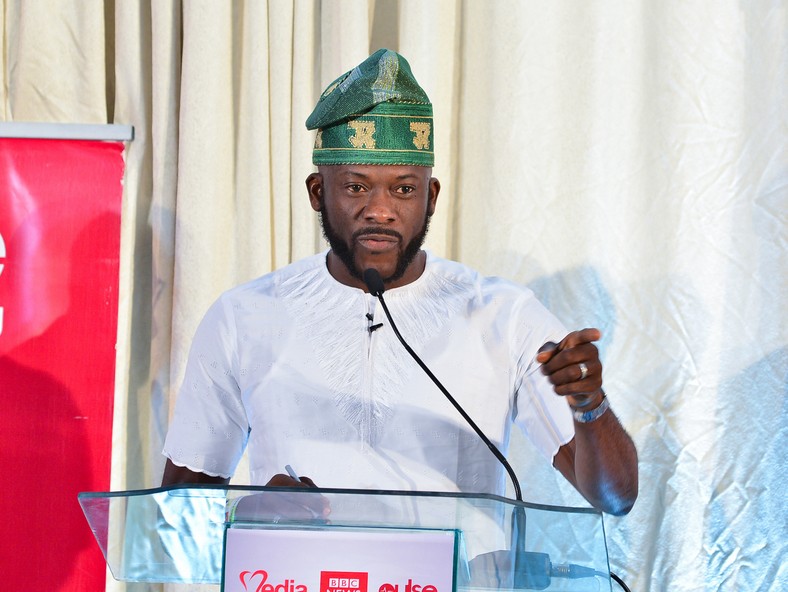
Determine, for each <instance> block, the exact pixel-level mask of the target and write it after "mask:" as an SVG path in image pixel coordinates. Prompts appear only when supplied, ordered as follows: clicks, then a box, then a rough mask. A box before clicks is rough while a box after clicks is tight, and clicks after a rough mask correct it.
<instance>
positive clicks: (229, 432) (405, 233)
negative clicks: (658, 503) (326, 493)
mask: <svg viewBox="0 0 788 592" xmlns="http://www.w3.org/2000/svg"><path fill="white" fill-rule="evenodd" d="M307 127H308V129H317V130H318V131H317V137H316V141H315V149H314V152H313V162H314V163H315V164H316V165H317V166H318V172H316V173H312V174H311V175H309V176H308V177H307V179H306V186H307V191H308V194H309V200H310V203H311V205H312V208H313V209H314V210H315V211H317V212H319V215H320V220H321V223H322V226H323V231H324V234H325V237H326V239H327V240H328V242H329V245H330V250H329V251H328V252H327V253H324V254H321V255H316V256H313V257H310V258H307V259H305V260H302V261H299V262H296V263H294V264H292V265H289V266H287V267H285V268H284V269H281V270H278V271H276V272H273V273H271V274H268V275H266V276H263V277H261V278H259V279H257V280H255V281H252V282H250V283H248V284H245V285H243V286H240V287H238V288H235V289H234V290H230V291H229V292H227V293H226V294H224V295H223V296H222V297H221V298H220V299H219V300H218V301H217V302H216V303H215V304H214V305H213V306H212V307H211V309H210V310H209V311H208V313H207V314H206V317H205V319H204V320H203V322H202V323H201V325H200V328H199V329H198V331H197V334H196V337H195V341H194V344H193V347H192V352H191V354H190V359H189V363H188V366H187V371H186V377H185V380H184V384H183V388H182V390H181V392H180V395H179V399H178V401H177V405H176V410H175V416H174V419H173V422H172V425H171V427H170V431H169V433H168V436H167V440H166V442H165V447H164V454H165V455H166V456H167V457H168V460H167V465H166V468H165V472H164V478H163V484H164V485H169V484H176V483H227V482H228V480H229V478H230V476H231V475H232V473H233V471H234V470H235V467H236V465H237V462H238V460H239V458H240V456H241V454H242V453H243V450H244V449H245V447H246V445H247V443H248V444H249V454H250V469H251V478H252V483H255V484H265V483H267V484H269V485H291V486H292V485H297V484H298V482H297V481H296V480H294V479H292V478H291V477H289V476H286V475H284V474H282V473H281V471H282V468H283V467H284V466H285V465H286V464H288V463H290V464H292V465H294V466H295V467H297V468H298V469H299V470H300V471H302V472H303V473H305V474H308V475H310V476H311V477H313V478H314V481H312V480H311V479H309V478H303V479H302V481H304V483H303V485H308V486H314V483H319V484H320V486H323V487H349V488H368V489H408V490H416V489H418V490H429V491H438V490H444V491H458V490H459V491H467V492H476V493H499V494H501V493H503V491H504V488H505V477H506V475H505V473H504V471H503V469H502V467H501V465H500V464H499V463H498V462H497V461H496V460H495V458H494V457H493V456H492V455H491V453H490V451H489V450H488V449H487V447H486V446H485V445H484V443H482V442H481V441H480V439H479V438H478V436H477V435H476V434H475V433H473V432H472V431H471V429H470V428H469V427H468V425H467V423H466V422H465V421H464V420H463V419H462V418H461V417H460V415H459V414H458V413H457V411H456V410H455V409H454V408H453V407H452V406H451V405H450V404H449V402H448V401H447V400H446V399H445V398H444V396H443V395H442V394H441V392H440V391H439V390H438V389H437V388H435V386H434V385H433V384H432V382H430V380H429V379H428V378H427V377H426V376H425V375H424V373H423V372H422V371H421V369H420V368H419V367H418V366H417V365H416V363H415V362H414V361H413V360H412V359H411V358H410V356H409V355H408V353H407V352H406V351H405V349H404V348H403V347H402V345H401V344H400V343H399V342H398V341H397V339H396V337H395V335H394V333H393V331H392V329H391V327H390V326H389V323H388V322H387V320H386V318H385V317H384V316H383V314H382V311H381V309H380V306H379V303H378V301H377V299H376V298H374V297H373V296H372V295H371V294H369V293H368V290H367V286H366V285H365V283H364V280H363V279H362V278H363V273H364V271H365V270H367V269H370V268H371V269H375V270H377V271H378V272H379V273H380V275H381V277H382V278H383V281H384V285H385V287H386V298H387V303H388V306H389V308H390V310H391V313H392V316H393V318H394V319H395V321H396V323H397V325H398V326H399V329H400V331H401V333H402V334H403V336H404V337H405V339H406V340H408V342H409V344H410V345H411V347H413V349H414V350H415V351H417V352H418V353H419V355H420V356H421V357H422V359H424V361H425V362H426V364H427V365H428V366H429V367H430V368H431V370H432V371H433V372H434V373H435V375H436V376H438V377H440V378H441V380H442V382H443V383H444V384H445V385H446V387H447V389H448V390H449V391H450V392H451V393H452V394H453V395H454V397H455V398H456V399H457V400H458V402H459V403H460V404H461V405H462V406H463V408H464V409H465V410H466V412H467V413H468V414H469V415H470V417H472V418H473V419H474V421H475V422H476V423H477V424H478V425H479V427H480V428H481V429H482V431H483V432H484V433H485V434H486V435H487V436H488V437H489V438H490V439H491V440H492V441H493V442H495V444H496V445H497V446H498V447H499V448H501V449H503V450H504V451H505V449H506V445H507V444H508V441H509V434H510V429H511V426H512V425H513V424H517V425H519V427H520V428H521V429H523V430H524V431H525V432H526V434H527V435H528V436H529V437H530V439H531V440H532V441H533V442H534V444H535V445H536V447H537V448H538V449H539V450H540V451H541V452H542V453H543V454H544V455H545V456H546V457H547V458H549V459H550V460H551V461H552V463H553V465H554V466H555V467H556V468H557V469H558V470H559V471H561V473H562V474H563V475H564V476H565V477H566V478H567V479H568V480H569V481H570V482H571V483H573V484H574V485H575V487H576V488H577V489H578V490H579V491H580V493H582V494H583V495H584V496H585V498H586V499H587V500H588V501H589V502H590V503H591V504H592V505H593V506H595V507H596V508H599V509H601V510H603V511H606V512H609V513H612V514H624V513H626V512H628V511H629V510H630V508H631V507H632V505H633V503H634V501H635V498H636V496H637V454H636V451H635V448H634V445H633V443H632V441H631V439H630V438H629V436H628V435H627V434H626V432H625V431H624V429H623V428H622V426H621V425H620V423H619V422H618V420H617V419H616V417H615V415H614V414H613V412H612V410H610V408H609V403H608V401H607V399H606V398H605V395H604V393H603V391H602V364H601V362H600V361H599V356H598V351H597V348H596V347H595V346H594V344H593V342H594V341H596V340H598V339H599V337H600V334H599V331H597V330H596V329H585V330H582V331H576V332H572V333H569V334H567V332H566V330H565V329H564V328H563V327H562V326H561V324H560V323H559V322H558V321H557V320H556V319H555V318H554V317H553V316H552V315H550V313H549V312H547V311H546V310H545V309H544V308H543V307H542V306H541V304H540V303H539V302H538V301H537V300H536V299H535V298H534V296H533V294H532V293H531V292H530V291H529V290H527V289H526V288H522V287H519V286H516V285H513V284H511V283H508V282H505V281H503V280H500V279H496V278H485V277H481V276H480V275H479V274H477V273H476V272H474V271H473V270H470V269H468V268H467V267H465V266H463V265H461V264H459V263H455V262H452V261H446V260H442V259H439V258H437V257H433V256H432V255H430V254H429V253H427V252H425V251H423V250H422V249H421V245H422V242H423V240H424V237H425V235H426V233H427V227H428V224H429V219H430V216H431V215H432V214H433V212H434V211H435V207H436V202H437V199H438V194H439V192H440V184H439V182H438V180H437V179H435V178H433V177H432V176H431V172H432V168H431V167H432V165H433V158H434V156H433V152H432V142H433V131H432V106H431V104H430V103H429V99H428V98H427V96H426V94H425V93H424V91H423V90H422V89H421V88H420V87H419V85H418V83H417V82H416V80H415V79H414V78H413V75H412V73H411V70H410V67H409V65H408V63H407V62H406V61H405V60H404V58H402V57H401V56H399V55H398V54H396V53H394V52H392V51H388V50H380V51H378V52H376V53H375V54H373V55H372V56H370V57H369V58H368V59H367V60H365V61H364V62H363V63H362V64H360V65H359V66H358V67H356V68H354V69H353V70H352V71H350V72H348V73H346V74H345V75H343V76H342V77H340V78H339V79H337V80H336V81H335V82H334V83H333V84H331V85H330V86H329V87H328V88H327V89H326V91H325V92H324V93H323V95H322V96H321V98H320V100H319V102H318V104H317V106H316V108H315V111H314V112H313V113H312V115H311V116H310V117H309V119H308V120H307Z"/></svg>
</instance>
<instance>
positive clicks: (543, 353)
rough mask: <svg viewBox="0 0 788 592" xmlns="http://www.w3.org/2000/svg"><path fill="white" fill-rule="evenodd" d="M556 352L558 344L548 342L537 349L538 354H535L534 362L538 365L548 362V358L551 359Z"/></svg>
mask: <svg viewBox="0 0 788 592" xmlns="http://www.w3.org/2000/svg"><path fill="white" fill-rule="evenodd" d="M558 351H560V350H559V349H558V344H557V343H555V342H553V341H548V342H547V343H545V344H544V345H543V346H542V347H540V348H539V352H538V353H537V354H536V361H537V362H539V363H540V364H544V363H545V362H548V361H549V360H550V358H552V357H553V356H554V355H555V354H556V353H557V352H558Z"/></svg>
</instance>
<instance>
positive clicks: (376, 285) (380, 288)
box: [363, 268, 525, 534]
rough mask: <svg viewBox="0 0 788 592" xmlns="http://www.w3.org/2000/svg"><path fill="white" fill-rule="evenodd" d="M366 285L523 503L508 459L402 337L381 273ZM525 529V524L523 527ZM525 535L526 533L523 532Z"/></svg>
mask: <svg viewBox="0 0 788 592" xmlns="http://www.w3.org/2000/svg"><path fill="white" fill-rule="evenodd" d="M363 277H364V283H365V284H366V285H367V289H368V290H369V293H370V294H372V295H373V296H374V297H375V298H377V299H378V300H379V301H380V305H381V306H382V307H383V312H384V313H386V318H387V319H388V320H389V323H390V324H391V328H392V329H393V330H394V334H395V335H396V336H397V339H399V341H400V343H401V344H402V345H403V346H404V347H405V349H406V350H407V352H408V353H409V354H410V355H411V357H412V358H413V359H414V360H416V363H417V364H418V365H419V367H421V369H422V370H424V372H425V373H426V374H427V376H429V377H430V380H432V382H434V383H435V386H437V387H438V389H440V391H441V392H442V393H443V394H444V395H445V396H446V398H447V399H448V400H449V402H450V403H451V404H452V405H453V406H454V408H455V409H456V410H457V411H458V412H459V414H460V415H462V417H463V419H464V420H465V421H466V422H467V423H468V425H470V426H471V428H473V431H474V432H476V435H477V436H479V438H481V440H482V442H484V443H485V444H486V445H487V448H489V449H490V451H491V452H492V453H493V455H494V456H495V458H497V459H498V462H500V463H501V464H502V465H503V468H504V469H506V472H507V473H508V474H509V478H510V479H511V480H512V485H514V494H515V498H516V499H517V501H520V502H521V501H523V494H522V491H521V490H520V481H518V479H517V475H515V474H514V469H512V466H511V465H510V464H509V461H507V460H506V457H505V456H504V455H503V454H502V453H501V451H500V450H499V449H498V447H497V446H496V445H495V444H493V443H492V441H491V440H490V439H489V438H488V437H487V436H486V435H485V433H484V432H483V431H482V430H481V428H480V427H479V426H477V425H476V422H475V421H473V419H472V418H471V416H470V415H468V413H466V411H465V409H463V408H462V405H460V404H459V403H458V402H457V400H456V399H455V398H454V397H453V396H452V395H451V393H449V391H448V390H446V387H444V386H443V384H441V381H440V380H438V378H437V377H436V376H435V375H434V374H433V373H432V371H431V370H430V369H429V368H428V367H427V365H426V364H425V363H424V362H422V361H421V358H420V357H419V356H418V355H417V354H416V352H415V351H413V349H412V348H411V347H410V345H408V343H407V342H406V341H405V339H403V337H402V335H400V332H399V329H397V325H396V324H395V323H394V319H392V318H391V313H390V312H389V307H388V306H386V301H385V300H384V299H383V292H385V291H386V288H385V286H384V285H383V278H381V277H380V273H378V270H377V269H373V268H369V269H366V270H364V274H363ZM524 519H525V514H523V520H524ZM522 526H523V527H524V524H523V525H522ZM523 534H524V532H523Z"/></svg>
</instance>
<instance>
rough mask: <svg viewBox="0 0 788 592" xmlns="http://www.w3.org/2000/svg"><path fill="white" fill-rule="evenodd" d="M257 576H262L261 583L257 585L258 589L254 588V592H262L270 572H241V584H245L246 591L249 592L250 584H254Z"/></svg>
mask: <svg viewBox="0 0 788 592" xmlns="http://www.w3.org/2000/svg"><path fill="white" fill-rule="evenodd" d="M257 576H260V583H259V584H257V587H256V588H253V589H254V592H262V590H263V585H264V584H265V581H266V580H267V579H268V572H267V571H265V570H264V569H258V570H257V571H254V572H252V571H242V572H241V574H240V578H241V584H243V587H244V590H249V584H250V583H252V580H254V579H255V578H257ZM252 585H254V584H252Z"/></svg>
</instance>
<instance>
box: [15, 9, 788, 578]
mask: <svg viewBox="0 0 788 592" xmlns="http://www.w3.org/2000/svg"><path fill="white" fill-rule="evenodd" d="M0 18H2V29H3V41H4V58H3V61H2V64H0V68H2V75H3V82H4V84H3V86H2V89H0V92H1V93H2V96H1V97H0V98H2V109H3V110H2V113H3V119H4V120H5V121H49V122H80V123H106V122H116V123H124V124H131V125H133V126H134V128H135V134H136V135H135V139H134V141H133V142H131V143H130V144H129V146H128V150H127V152H126V162H127V171H126V178H125V185H124V188H125V200H126V201H125V205H124V219H123V257H124V262H125V263H124V269H123V276H122V278H121V282H122V295H123V298H122V302H121V307H122V311H123V315H122V317H121V324H120V335H121V338H120V342H119V348H120V349H119V360H120V364H119V373H118V374H119V376H118V380H119V387H118V395H117V400H116V420H115V426H114V434H115V436H114V438H115V445H114V449H115V461H114V464H113V481H112V482H113V488H115V489H131V488H141V487H153V486H156V485H157V484H158V482H159V479H160V474H161V470H162V466H163V459H162V457H161V456H160V449H161V443H162V439H163V437H164V433H165V431H166V428H167V422H168V416H169V411H170V409H171V407H172V404H173V402H174V397H175V394H176V390H177V387H178V385H179V382H180V380H181V377H182V374H183V367H184V363H185V358H186V355H187V352H188V347H189V343H190V340H191V336H192V333H193V331H194V329H195V327H196V324H197V323H198V322H199V320H200V318H201V315H202V313H203V312H204V311H205V309H206V308H207V307H208V305H209V304H210V303H211V302H212V301H213V299H214V298H216V297H217V296H218V294H219V293H220V292H222V291H223V290H225V289H227V288H229V287H231V286H233V285H235V284H237V283H239V282H242V281H245V280H247V279H250V278H252V277H255V276H257V275H260V274H262V273H265V272H267V271H270V270H272V269H275V268H277V267H280V266H282V265H285V264H287V263H288V262H290V261H293V260H296V259H298V258H300V257H302V256H304V255H308V254H311V253H314V252H316V251H317V250H319V249H322V248H324V247H323V241H322V238H321V236H320V232H319V228H318V225H317V221H316V218H315V215H314V213H313V212H312V211H311V209H310V208H309V204H308V201H307V199H306V195H305V191H304V186H303V179H304V178H305V177H306V175H307V174H308V173H309V172H310V171H311V170H312V165H311V161H310V148H311V144H312V135H311V133H309V132H307V131H306V130H305V128H304V123H303V122H304V120H305V119H306V117H307V115H308V114H309V113H310V111H311V109H312V106H313V104H314V102H315V101H316V99H317V96H318V94H319V93H320V91H321V90H322V88H323V87H324V86H325V85H326V84H327V83H328V82H330V81H331V80H333V79H334V78H335V77H336V76H337V75H339V74H340V73H342V72H343V71H345V70H347V69H349V68H351V67H353V66H354V65H356V64H357V63H359V62H360V61H361V60H363V59H364V58H365V57H366V56H367V55H368V54H369V53H370V52H371V51H374V50H375V49H378V48H379V47H382V46H387V47H391V48H392V49H396V50H399V51H400V52H401V53H403V54H404V55H405V56H406V57H407V58H408V59H409V61H410V63H411V66H412V68H413V70H414V72H415V74H416V76H417V77H418V78H419V80H420V81H421V82H422V84H423V85H424V87H425V89H426V90H427V92H428V94H429V95H430V96H431V97H432V99H433V102H434V104H435V119H436V128H437V131H436V133H437V136H436V146H437V165H436V167H435V174H436V176H438V177H439V178H440V179H441V181H442V186H443V191H442V194H441V198H440V200H439V211H438V213H437V214H436V218H435V220H434V222H433V225H432V229H431V235H430V237H429V239H428V246H429V248H430V249H431V250H433V252H435V253H436V254H438V255H441V256H449V257H452V258H456V259H458V260H460V261H462V262H464V263H467V264H469V265H471V266H474V267H476V268H478V269H480V270H481V271H483V272H485V273H489V274H499V275H503V276H506V277H509V278H511V279H514V280H517V281H519V282H522V283H523V284H527V285H529V286H530V287H531V288H533V289H534V290H535V291H536V292H537V294H538V295H539V296H540V297H541V298H542V300H543V301H544V302H545V303H546V304H547V305H548V306H549V307H550V308H551V309H552V310H553V311H554V312H555V313H556V314H557V315H558V316H559V317H560V318H562V320H563V321H564V322H565V323H566V324H567V325H568V326H570V327H573V328H580V327H582V326H598V327H600V328H601V329H602V330H603V332H604V338H603V340H602V342H601V349H602V352H603V356H604V361H605V363H606V372H605V382H606V385H607V386H606V389H607V392H608V395H609V397H610V399H611V401H612V402H613V405H614V407H615V409H616V410H617V412H618V414H619V416H620V417H621V419H622V421H623V423H624V424H625V425H626V427H627V428H628V429H629V430H630V432H631V433H632V434H633V437H634V438H635V441H636V443H637V445H638V448H639V451H640V457H641V491H640V499H639V501H638V504H637V505H636V507H635V509H634V510H633V512H632V513H631V514H630V515H629V516H627V517H625V518H616V519H610V518H608V519H606V526H607V535H608V545H609V549H610V556H611V567H612V568H613V570H614V571H615V572H617V573H619V574H620V575H622V576H623V577H624V579H625V580H626V581H627V583H628V584H629V586H630V587H631V588H632V589H633V590H654V591H656V590H678V591H682V590H687V591H690V590H693V591H694V590H715V591H716V590H763V591H766V590H776V589H780V588H781V587H782V588H785V587H786V586H788V571H786V567H785V562H784V559H783V558H784V556H785V553H786V541H788V526H787V524H788V523H786V520H785V507H786V506H788V495H787V494H786V490H787V489H788V487H787V486H788V472H787V470H786V467H787V466H788V464H787V463H786V456H785V453H784V450H786V449H787V448H788V438H787V436H788V429H787V428H786V427H785V425H786V423H788V404H787V403H786V394H788V393H787V392H786V382H788V324H786V322H785V320H786V313H788V310H787V309H788V307H787V306H786V296H785V295H786V294H788V285H787V284H788V282H786V257H785V253H786V246H788V231H787V230H786V228H787V226H786V223H787V222H788V220H787V219H786V218H787V217H788V216H787V215H786V212H788V109H786V105H788V93H787V92H786V91H787V90H788V85H787V84H786V82H788V81H787V80H786V77H787V76H788V75H787V74H786V73H787V72H788V34H787V33H788V32H787V31H786V26H787V25H788V8H787V7H786V4H785V2H784V1H780V0H758V1H755V2H736V1H733V0H721V1H717V2H711V1H705V2H704V1H691V2H683V1H678V0H676V1H673V0H671V1H667V2H660V3H656V2H625V1H612V2H575V1H573V0H559V1H553V2H537V1H534V2H522V1H516V0H487V1H479V0H466V1H462V0H388V1H386V0H377V1H374V0H344V1H343V0H323V1H320V0H293V1H289V0H269V1H268V2H265V1H253V0H247V1H240V0H238V1H233V2H231V1H226V2H217V1H212V0H183V1H175V0H155V1H152V2H143V1H141V0H124V1H118V2H113V1H112V0H105V1H103V2H102V1H100V0H92V1H86V2H76V1H67V0H60V1H53V0H50V1H44V0H38V1H36V0H30V1H28V0H25V1H24V2H23V1H22V0H17V1H13V0H6V1H5V2H4V3H3V12H2V15H0ZM513 456H514V457H515V458H516V459H517V462H516V467H517V470H518V473H520V474H522V475H524V476H527V477H524V478H523V477H521V479H522V480H524V481H525V482H526V484H527V485H526V487H525V491H526V495H527V496H528V497H529V498H530V499H531V500H533V501H537V502H543V503H552V504H569V505H579V504H582V500H580V499H579V497H578V496H577V494H575V493H574V492H573V491H572V490H571V488H570V487H569V486H567V485H566V484H564V483H562V482H561V481H560V479H559V477H558V476H557V475H556V473H555V472H554V471H553V470H552V469H550V468H549V467H546V466H544V463H543V462H542V461H541V460H538V459H537V460H534V459H532V458H531V455H530V454H529V449H528V444H527V443H525V442H522V441H519V440H518V441H517V442H516V446H515V450H514V451H513ZM245 479H246V476H245V474H244V471H243V470H241V471H239V474H238V476H237V479H236V482H238V483H242V482H244V480H245ZM109 589H111V590H121V589H123V586H122V585H119V584H115V583H112V582H109V583H108V590H109ZM128 589H129V590H147V589H150V590H155V589H158V587H155V586H141V585H134V586H128ZM195 589H199V588H197V587H195ZM614 589H615V588H614Z"/></svg>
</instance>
